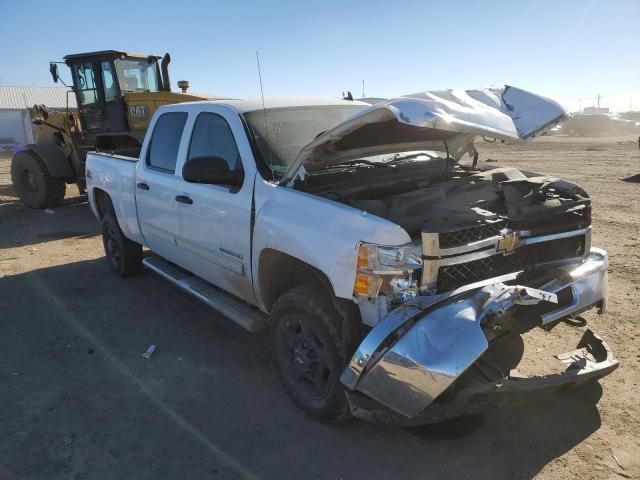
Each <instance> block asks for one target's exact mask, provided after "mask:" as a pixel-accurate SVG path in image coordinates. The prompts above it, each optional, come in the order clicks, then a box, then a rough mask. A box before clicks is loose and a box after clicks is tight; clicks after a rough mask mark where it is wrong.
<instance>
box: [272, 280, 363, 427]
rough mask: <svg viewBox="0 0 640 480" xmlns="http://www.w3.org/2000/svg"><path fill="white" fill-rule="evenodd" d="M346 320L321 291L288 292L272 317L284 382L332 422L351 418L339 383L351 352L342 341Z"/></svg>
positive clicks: (307, 407)
mask: <svg viewBox="0 0 640 480" xmlns="http://www.w3.org/2000/svg"><path fill="white" fill-rule="evenodd" d="M342 324H343V317H342V316H341V315H340V313H339V312H338V311H337V310H336V308H335V305H334V303H333V301H332V299H331V295H330V293H329V292H327V291H326V289H324V288H323V287H322V286H320V285H317V284H306V285H302V286H299V287H295V288H292V289H291V290H288V291H286V292H285V293H284V294H282V296H281V297H280V298H279V299H278V300H277V301H276V303H275V304H274V306H273V309H272V312H271V340H272V349H273V356H274V360H275V364H276V369H277V371H278V376H279V377H280V381H281V382H282V385H283V386H284V388H285V390H286V392H287V393H288V394H289V397H290V398H291V399H292V400H293V402H294V403H295V404H296V405H297V406H298V407H299V408H300V409H302V410H303V411H305V412H306V413H307V414H308V415H309V416H311V417H313V418H316V419H318V420H320V421H323V422H327V423H339V422H343V421H345V420H348V419H349V418H351V412H350V410H349V404H348V402H347V397H346V394H345V391H344V387H343V385H342V383H341V382H340V374H341V373H342V371H343V369H344V367H345V366H346V364H347V362H348V361H349V360H350V355H349V353H348V352H345V351H344V348H343V347H341V345H343V342H342V340H341V339H342Z"/></svg>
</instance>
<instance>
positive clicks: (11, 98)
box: [0, 86, 77, 145]
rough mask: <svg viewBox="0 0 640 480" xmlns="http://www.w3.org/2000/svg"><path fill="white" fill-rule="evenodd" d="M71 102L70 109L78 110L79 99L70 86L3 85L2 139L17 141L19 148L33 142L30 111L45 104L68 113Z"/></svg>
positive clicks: (0, 89) (0, 92)
mask: <svg viewBox="0 0 640 480" xmlns="http://www.w3.org/2000/svg"><path fill="white" fill-rule="evenodd" d="M67 92H69V94H68V95H67ZM67 98H68V100H67ZM67 101H68V102H69V103H68V107H69V109H70V110H76V109H77V106H76V97H75V95H74V94H73V92H72V91H71V90H70V89H68V88H66V87H1V86H0V139H13V140H14V141H15V143H16V144H17V145H26V144H28V143H33V133H32V129H31V118H30V116H29V111H28V109H29V108H31V107H33V106H34V105H45V106H46V107H48V108H51V109H52V110H62V111H64V110H65V109H66V108H67ZM3 143H6V140H3Z"/></svg>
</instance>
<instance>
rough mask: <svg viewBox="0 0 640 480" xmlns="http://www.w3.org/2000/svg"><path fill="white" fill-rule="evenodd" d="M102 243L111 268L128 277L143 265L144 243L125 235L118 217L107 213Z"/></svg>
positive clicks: (103, 220)
mask: <svg viewBox="0 0 640 480" xmlns="http://www.w3.org/2000/svg"><path fill="white" fill-rule="evenodd" d="M102 244H103V245H104V253H105V256H106V257H107V261H108V262H109V266H110V267H111V270H113V271H114V272H115V273H116V274H118V275H119V276H121V277H128V276H129V275H133V274H134V273H136V272H138V271H139V270H140V267H141V266H142V245H140V244H139V243H136V242H132V241H131V240H129V239H128V238H127V237H125V236H124V234H123V233H122V230H120V226H119V225H118V222H117V220H116V218H115V217H114V216H113V214H112V213H107V214H106V215H105V216H104V217H103V219H102Z"/></svg>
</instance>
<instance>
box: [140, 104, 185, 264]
mask: <svg viewBox="0 0 640 480" xmlns="http://www.w3.org/2000/svg"><path fill="white" fill-rule="evenodd" d="M187 116H188V115H187V113H186V112H167V113H163V114H162V115H160V116H159V117H158V118H157V120H156V122H155V124H154V126H153V132H152V134H151V138H150V140H149V144H148V145H147V148H146V152H142V155H143V156H141V158H140V165H139V166H138V176H137V178H136V188H135V192H136V206H137V209H138V222H139V223H140V230H141V232H142V235H143V236H144V239H145V242H146V243H147V245H148V246H149V248H151V250H153V251H154V252H155V253H157V254H159V255H161V256H163V257H165V258H167V259H169V260H172V261H175V260H176V258H177V251H176V235H177V233H178V229H179V222H178V211H177V202H176V200H175V198H176V195H177V194H176V182H177V179H176V174H175V169H176V163H177V160H178V156H179V155H180V145H181V139H182V135H183V132H184V126H185V123H186V121H187Z"/></svg>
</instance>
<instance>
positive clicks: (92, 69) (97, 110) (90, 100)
mask: <svg viewBox="0 0 640 480" xmlns="http://www.w3.org/2000/svg"><path fill="white" fill-rule="evenodd" d="M97 67H98V64H97V63H96V64H94V63H92V62H83V63H76V64H74V65H73V67H72V72H73V82H74V84H75V91H76V98H77V100H78V110H79V111H80V119H81V121H82V127H83V128H84V129H86V130H87V131H89V132H97V131H100V130H102V127H103V125H102V122H103V112H102V107H101V105H100V104H99V99H100V96H99V95H98V87H97V83H96V78H97V75H96V69H97Z"/></svg>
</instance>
